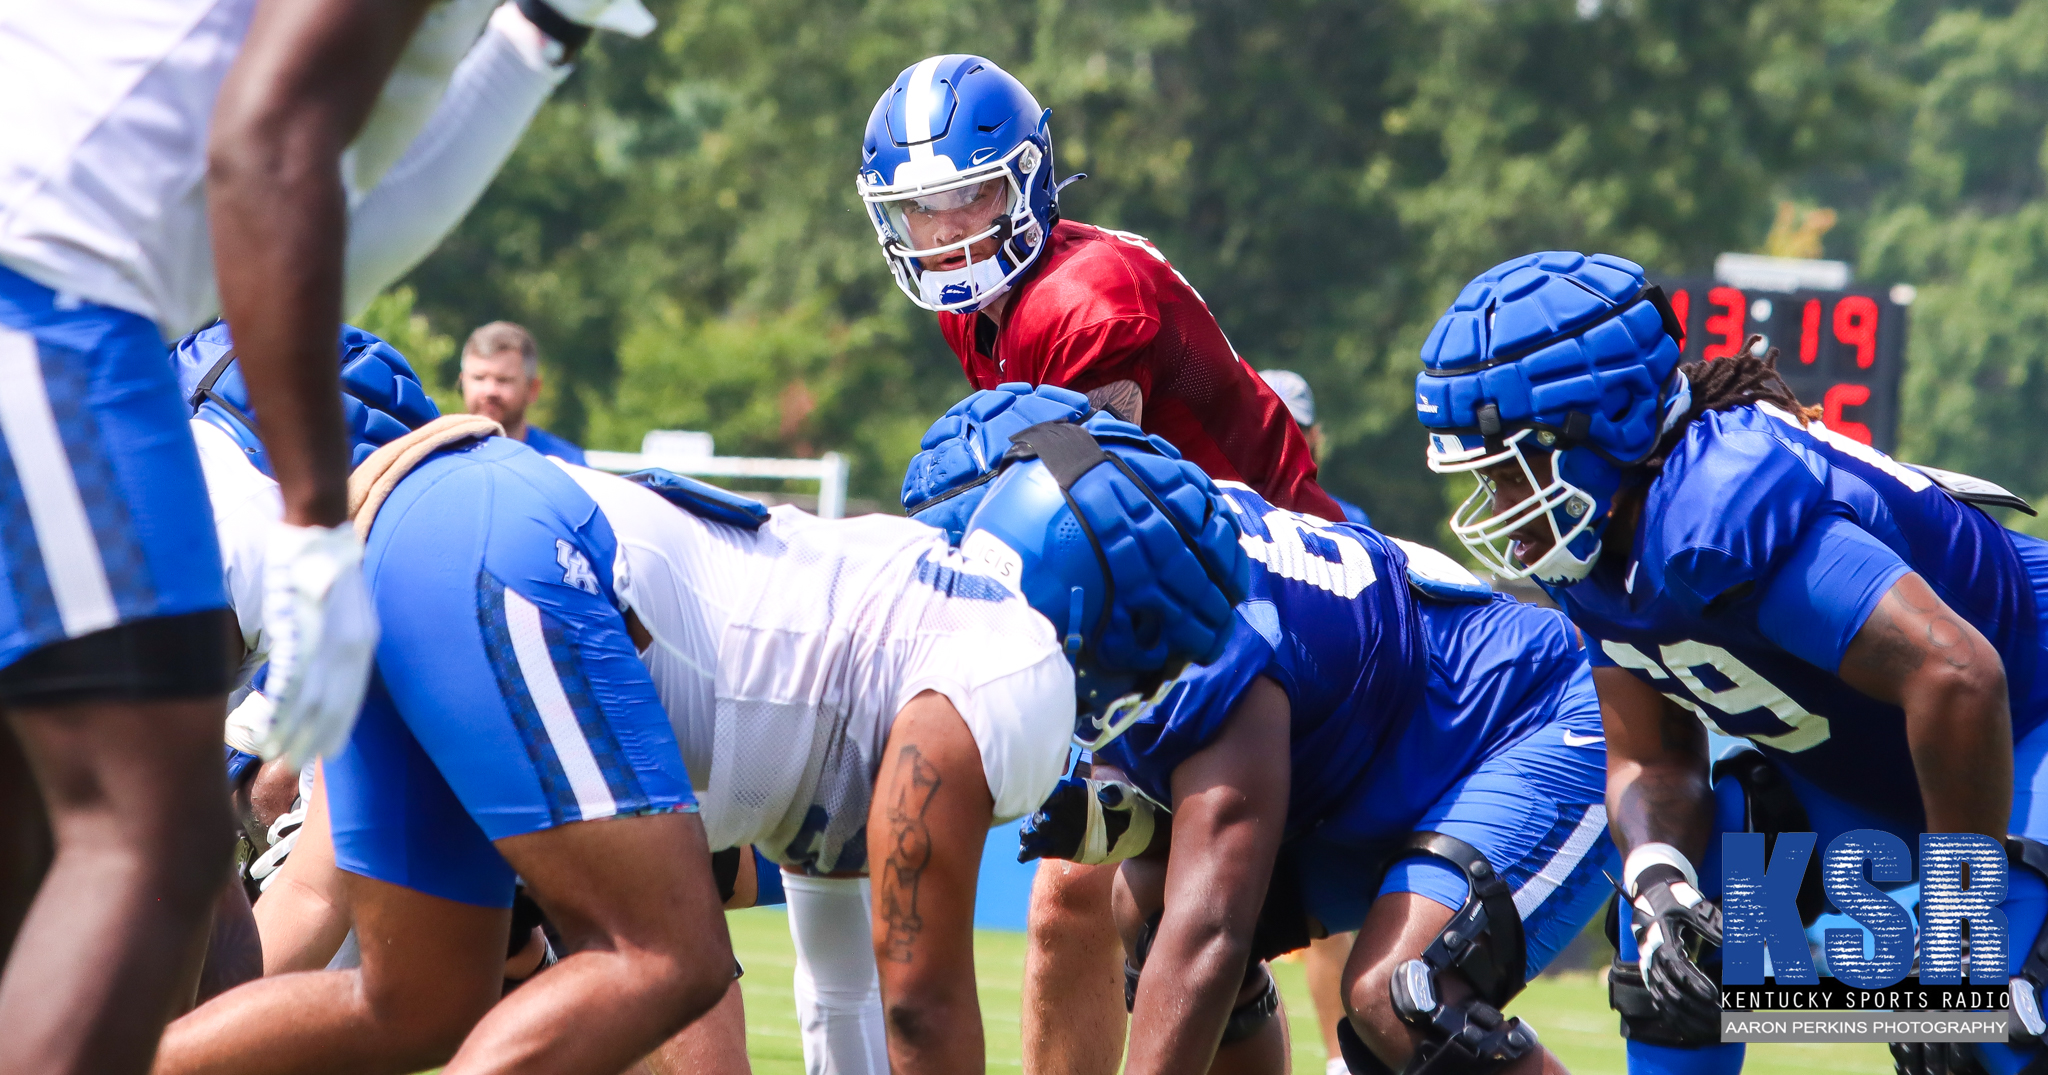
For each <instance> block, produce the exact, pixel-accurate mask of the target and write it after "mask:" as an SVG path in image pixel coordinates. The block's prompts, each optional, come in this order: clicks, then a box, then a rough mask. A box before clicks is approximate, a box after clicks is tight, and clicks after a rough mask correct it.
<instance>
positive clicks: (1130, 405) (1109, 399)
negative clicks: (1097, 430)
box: [1088, 380, 1145, 425]
mask: <svg viewBox="0 0 2048 1075" xmlns="http://www.w3.org/2000/svg"><path fill="white" fill-rule="evenodd" d="M1088 402H1089V404H1090V405H1091V406H1093V407H1095V409H1097V410H1103V411H1108V412H1109V413H1111V414H1113V415H1116V416H1117V417H1118V418H1121V419H1123V420H1124V421H1126V422H1129V423H1131V424H1132V425H1143V424H1145V393H1144V392H1143V391H1141V390H1140V389H1139V388H1138V382H1136V381H1128V380H1127V381H1112V382H1110V383H1109V384H1106V385H1103V386H1102V387H1101V388H1095V389H1090V390H1089V392H1088Z"/></svg>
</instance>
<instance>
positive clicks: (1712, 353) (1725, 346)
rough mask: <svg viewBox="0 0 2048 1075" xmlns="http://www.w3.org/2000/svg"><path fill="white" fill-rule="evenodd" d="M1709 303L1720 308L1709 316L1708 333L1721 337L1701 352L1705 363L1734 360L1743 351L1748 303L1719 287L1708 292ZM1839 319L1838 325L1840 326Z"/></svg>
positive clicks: (1731, 289) (1729, 290) (1732, 292)
mask: <svg viewBox="0 0 2048 1075" xmlns="http://www.w3.org/2000/svg"><path fill="white" fill-rule="evenodd" d="M1707 303H1708V305H1710V306H1719V307H1720V308H1721V310H1722V312H1721V313H1718V314H1709V315H1707V325H1706V328H1707V332H1708V333H1709V334H1710V335H1715V336H1719V337H1721V342H1720V343H1710V344H1708V345H1707V346H1706V347H1705V348H1703V349H1702V350H1701V351H1700V358H1701V359H1702V360H1703V361H1707V362H1712V361H1713V360H1715V359H1717V358H1732V357H1734V356H1735V355H1737V354H1739V353H1740V352H1741V351H1742V342H1743V336H1742V322H1743V318H1745V317H1746V316H1748V311H1747V310H1746V309H1745V307H1746V306H1748V303H1747V302H1745V301H1744V300H1743V297H1742V292H1740V291H1737V290H1736V289H1734V288H1732V287H1717V288H1714V289H1712V290H1710V291H1708V292H1707ZM1839 320H1840V319H1837V323H1838V324H1839Z"/></svg>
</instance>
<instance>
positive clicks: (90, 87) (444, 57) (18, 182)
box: [0, 0, 563, 339]
mask: <svg viewBox="0 0 2048 1075" xmlns="http://www.w3.org/2000/svg"><path fill="white" fill-rule="evenodd" d="M496 3H497V0H444V2H443V3H441V4H438V5H436V6H435V7H434V8H433V9H432V10H430V11H429V12H428V14H427V16H426V18H425V20H424V21H423V22H422V24H421V26H420V29H419V30H418V32H417V33H415V34H414V36H413V39H412V40H411V42H410V43H409V44H408V45H407V48H406V51H405V53H404V54H403V55H402V56H401V57H400V59H399V61H398V65H397V68H396V69H395V70H394V72H393V74H392V76H391V78H390V80H389V81H388V82H387V83H386V85H385V87H384V90H383V93H382V95H381V96H380V97H379V98H378V101H377V104H376V105H375V106H374V107H373V109H372V110H371V113H370V115H369V118H368V121H367V122H366V124H365V126H364V129H363V131H362V133H361V134H360V135H359V136H358V137H357V139H356V141H355V143H354V145H353V146H351V148H350V149H349V152H348V156H347V157H346V158H345V159H344V161H343V166H342V171H343V180H344V185H345V186H346V188H347V189H348V192H349V198H350V204H351V205H352V206H355V205H358V203H360V202H361V201H363V199H364V198H365V197H367V195H368V194H369V193H371V189H372V188H373V187H374V186H376V185H377V184H378V182H379V180H381V179H382V178H383V177H384V176H385V174H386V173H387V172H390V171H391V170H392V169H393V168H394V166H395V165H397V164H398V163H399V161H400V159H401V155H405V156H406V157H407V158H408V159H409V158H410V154H408V153H407V147H408V146H410V145H412V144H413V143H414V142H415V139H416V136H419V135H420V134H421V133H422V129H423V128H424V127H426V125H427V123H428V120H429V118H430V116H438V112H437V105H438V104H439V103H440V102H441V99H442V97H443V91H444V90H445V89H446V88H447V87H448V85H449V80H450V78H451V77H452V76H453V75H454V73H455V71H456V66H457V63H458V62H460V61H462V60H463V59H464V56H465V55H466V54H467V53H468V52H469V51H470V50H471V46H472V43H474V42H476V41H477V40H478V35H479V33H480V32H481V31H482V29H483V27H484V23H485V20H486V19H487V18H489V16H490V14H491V9H492V8H493V7H494V6H495V5H496ZM255 6H256V0H59V2H38V3H13V4H8V5H6V6H5V7H4V8H0V131H5V132H6V137H5V138H0V264H4V265H6V266H8V267H9V268H12V269H14V270H16V271H18V272H20V273H22V274H23V275H25V276H27V277H29V278H30V279H33V280H36V281H37V282H39V283H42V284H43V285H45V286H47V287H50V288H53V289H55V290H57V291H59V292H62V293H66V294H69V295H72V296H75V297H77V298H82V299H85V300H87V301H90V302H94V303H98V304H101V305H106V306H113V307H117V308H120V309H123V310H128V311H131V312H134V313H138V314H142V315H143V316H146V317H149V318H151V319H152V320H154V321H156V322H157V325H158V328H159V329H160V330H161V331H162V332H163V334H164V336H165V338H167V339H174V338H176V337H178V336H180V335H183V334H184V333H185V332H187V331H189V330H191V329H193V328H196V327H198V326H200V325H203V324H205V323H206V322H207V321H209V320H211V319H212V317H213V315H214V313H215V312H216V311H217V310H218V308H219V297H218V292H217V290H216V287H215V284H214V273H213V246H212V240H211V237H210V235H209V233H208V226H207V217H206V189H205V181H206V143H207V131H208V129H209V127H210V124H211V120H212V115H213V106H214V100H215V98H216V97H217V96H218V95H219V92H220V85H221V81H222V79H223V78H224V77H225V76H226V74H227V71H228V68H229V67H230V66H231V65H232V64H233V63H234V60H235V57H236V56H237V54H239V53H240V51H241V47H242V40H243V38H244V37H245V36H246V34H247V33H248V29H249V20H250V16H251V14H252V12H253V10H254V8H255ZM498 66H499V68H500V69H501V71H502V69H503V68H504V67H506V66H507V65H506V64H504V63H500V64H499V65H498ZM488 73H489V72H485V71H482V70H481V69H480V70H479V71H478V72H477V74H478V76H479V78H478V80H477V81H478V82H479V85H478V87H477V90H478V93H493V92H495V93H500V94H503V93H506V92H508V90H509V89H511V88H510V87H509V86H508V85H507V83H506V80H505V77H504V76H503V75H502V73H500V74H499V75H498V77H497V78H496V80H495V84H493V85H488V86H486V85H483V84H482V83H483V82H485V81H488V80H486V79H485V78H483V76H484V75H486V74H488ZM562 74H563V73H562V72H555V71H547V72H543V71H534V72H532V73H531V74H530V76H529V77H528V78H527V79H526V81H527V82H528V83H531V88H529V89H525V90H517V91H513V95H514V96H518V94H519V93H524V94H525V96H524V97H522V98H521V99H520V101H519V107H515V108H511V109H508V110H504V114H503V116H502V119H503V121H504V124H510V125H511V126H510V127H509V137H506V134H507V133H508V132H507V131H505V130H481V129H479V127H478V123H477V117H476V116H475V115H469V116H456V115H451V116H450V119H451V121H453V123H454V124H462V125H466V128H467V129H468V130H469V131H472V132H476V133H475V134H473V135H472V136H471V137H472V140H473V141H480V142H490V143H502V152H499V151H498V147H497V146H496V145H495V144H493V145H485V146H482V147H481V152H482V154H483V155H484V156H485V157H486V158H487V159H490V160H491V170H492V171H495V168H496V163H497V162H498V161H502V160H503V155H504V153H509V151H510V146H511V143H512V142H513V141H516V139H517V137H518V132H519V131H521V130H523V129H524V127H525V125H526V122H527V121H528V120H530V119H531V118H532V110H533V109H536V108H538V107H539V103H540V101H541V100H542V99H544V98H545V96H546V92H547V91H548V90H549V89H552V87H553V86H554V85H555V84H556V82H558V81H559V80H560V78H561V77H562ZM528 98H530V101H529V100H528ZM521 108H524V111H523V112H521V111H520V109H521ZM493 118H500V117H493ZM501 126H503V124H501ZM453 141H454V140H453V139H450V138H443V139H441V140H440V142H439V143H438V148H439V149H441V150H443V152H442V153H440V154H439V155H438V157H437V159H436V160H435V161H434V162H432V164H433V166H434V168H446V169H450V170H451V171H453V172H455V173H458V174H457V175H456V177H455V179H454V181H452V182H451V183H450V184H448V185H447V186H446V187H445V188H444V189H443V190H442V191H441V192H439V193H438V194H436V193H435V192H434V191H433V187H432V185H431V184H427V183H417V184H415V189H416V190H418V191H420V192H421V193H419V194H415V195H412V197H411V200H413V201H418V200H420V198H421V197H427V198H430V199H431V198H438V199H439V200H441V201H443V202H448V203H450V205H449V208H451V209H452V210H453V211H452V212H446V213H442V214H440V216H441V217H443V218H445V219H444V220H442V221H437V222H436V226H438V227H439V228H440V230H439V231H434V232H432V233H431V239H433V240H438V238H439V236H440V235H441V234H444V233H445V231H446V229H447V228H448V227H452V226H453V225H454V223H455V221H456V220H459V219H460V216H461V213H462V212H463V211H466V210H467V208H468V206H469V204H470V203H471V202H473V201H474V199H475V196H476V195H477V194H478V193H481V191H482V186H481V185H480V184H475V183H470V182H468V181H467V178H466V177H465V176H462V175H460V174H459V173H463V172H473V171H475V166H474V164H473V163H471V162H473V161H474V160H475V159H477V158H478V155H479V154H478V148H479V147H477V146H473V145H457V144H453ZM493 152H497V156H495V157H489V156H488V155H489V154H490V153H493ZM434 168H430V169H429V171H433V170H434ZM428 178H431V176H429V177H428ZM485 178H488V175H486V176H485ZM472 186H473V187H474V189H473V190H472V189H469V188H470V187H472ZM457 199H464V200H461V201H460V204H459V205H454V204H453V203H454V202H455V201H456V200H457ZM397 208H399V209H407V210H411V212H410V217H409V218H408V219H409V222H416V221H412V220H411V219H410V218H417V217H418V216H419V214H418V212H417V210H413V209H412V208H411V207H410V206H401V207H397ZM405 238H406V240H407V241H408V242H409V243H411V244H412V245H415V246H416V245H418V240H417V238H416V237H415V236H413V235H407V236H405ZM431 245H432V243H431V242H429V243H427V244H426V248H428V249H430V248H431ZM409 249H410V247H408V250H409ZM419 254H420V255H423V254H424V250H421V251H420V252H419ZM417 256H418V255H415V256H414V260H417ZM390 260H391V259H390V258H389V257H383V258H378V257H365V255H364V254H363V252H359V251H358V250H357V249H355V245H354V244H353V243H352V244H351V249H350V251H349V261H350V265H351V274H352V275H360V272H359V270H358V269H357V268H356V266H357V265H358V263H359V262H363V261H371V262H379V263H380V269H379V272H380V274H381V273H383V272H385V271H388V270H385V269H384V268H383V267H382V266H381V263H383V262H389V261H390ZM405 267H407V268H409V267H410V266H409V265H407V266H405ZM401 271H402V270H401ZM391 278H392V279H395V278H396V276H395V274H392V276H391ZM389 282H390V280H388V279H382V280H379V281H377V282H376V283H377V287H376V288H375V289H369V288H363V287H356V288H352V290H351V293H352V294H360V293H361V292H362V291H365V290H368V291H369V293H370V294H374V293H375V290H380V289H381V287H382V286H383V285H384V284H387V283H389Z"/></svg>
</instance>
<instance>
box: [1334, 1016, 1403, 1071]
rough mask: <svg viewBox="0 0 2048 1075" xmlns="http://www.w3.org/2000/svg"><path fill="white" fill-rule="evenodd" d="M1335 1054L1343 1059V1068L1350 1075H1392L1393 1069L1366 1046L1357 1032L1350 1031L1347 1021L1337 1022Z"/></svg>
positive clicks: (1348, 1021)
mask: <svg viewBox="0 0 2048 1075" xmlns="http://www.w3.org/2000/svg"><path fill="white" fill-rule="evenodd" d="M1337 1053H1338V1055H1340V1056H1342V1057H1343V1058H1344V1068H1345V1070H1347V1071H1349V1072H1351V1075H1394V1069H1393V1068H1390V1067H1388V1066H1387V1065H1386V1064H1385V1062H1383V1061H1381V1060H1380V1058H1379V1054H1378V1053H1375V1052H1373V1051H1372V1050H1371V1049H1370V1048H1368V1047H1367V1046H1366V1044H1365V1039H1364V1038H1361V1037H1359V1036H1358V1031H1356V1030H1353V1029H1351V1020H1349V1019H1339V1020H1337Z"/></svg>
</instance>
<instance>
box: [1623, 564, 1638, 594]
mask: <svg viewBox="0 0 2048 1075" xmlns="http://www.w3.org/2000/svg"><path fill="white" fill-rule="evenodd" d="M1641 566H1643V562H1642V561H1641V560H1637V561H1636V562H1634V563H1632V564H1630V565H1628V581H1627V582H1624V583H1623V584H1622V587H1621V588H1622V589H1623V590H1625V591H1627V592H1629V593H1634V592H1636V568H1639V567H1641Z"/></svg>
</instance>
